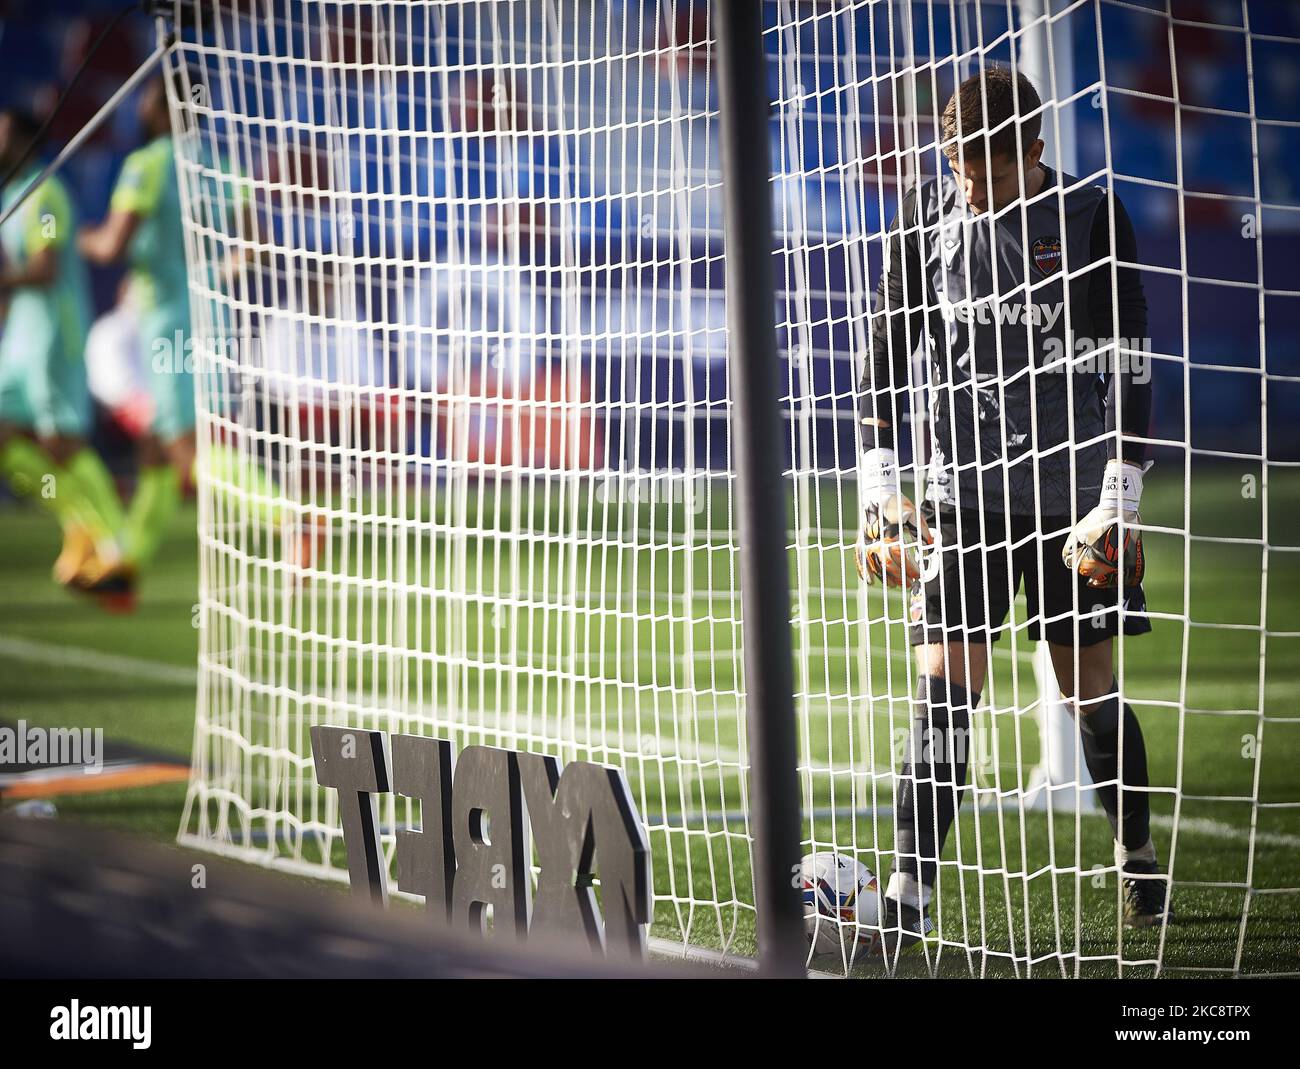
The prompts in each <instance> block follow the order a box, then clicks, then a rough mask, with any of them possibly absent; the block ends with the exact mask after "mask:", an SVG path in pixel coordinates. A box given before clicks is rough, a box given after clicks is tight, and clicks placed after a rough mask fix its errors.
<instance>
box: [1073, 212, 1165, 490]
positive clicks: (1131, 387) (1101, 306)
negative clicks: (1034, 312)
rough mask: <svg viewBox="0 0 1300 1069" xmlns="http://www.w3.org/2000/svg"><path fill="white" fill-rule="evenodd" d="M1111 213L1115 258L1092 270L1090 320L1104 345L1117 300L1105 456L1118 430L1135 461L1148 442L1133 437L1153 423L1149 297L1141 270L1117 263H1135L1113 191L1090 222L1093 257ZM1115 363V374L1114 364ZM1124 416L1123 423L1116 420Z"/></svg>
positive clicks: (1100, 250) (1102, 246)
mask: <svg viewBox="0 0 1300 1069" xmlns="http://www.w3.org/2000/svg"><path fill="white" fill-rule="evenodd" d="M1111 205H1114V212H1115V260H1116V261H1117V262H1118V263H1112V264H1110V265H1108V266H1107V268H1106V269H1105V270H1095V271H1093V272H1092V275H1091V277H1090V279H1089V287H1088V312H1089V317H1090V318H1091V319H1092V330H1093V337H1094V339H1095V340H1096V343H1097V345H1098V346H1101V345H1103V344H1104V343H1105V342H1106V341H1107V340H1109V339H1110V338H1111V337H1112V336H1113V335H1114V332H1115V317H1114V314H1113V310H1114V307H1115V302H1114V301H1113V300H1112V294H1113V295H1114V296H1115V297H1117V298H1118V307H1119V337H1120V339H1121V341H1120V347H1122V348H1123V349H1127V350H1129V352H1128V353H1127V354H1121V353H1119V352H1116V353H1114V354H1113V359H1114V360H1115V361H1116V365H1113V366H1112V368H1111V370H1110V372H1109V374H1108V376H1107V378H1108V380H1109V388H1108V395H1107V399H1106V430H1107V432H1108V434H1107V439H1108V443H1109V445H1108V449H1109V455H1110V457H1111V458H1112V459H1114V458H1115V457H1116V456H1117V455H1118V452H1119V443H1120V433H1116V432H1117V431H1119V432H1121V433H1122V435H1123V437H1124V439H1125V441H1124V459H1125V460H1131V461H1133V462H1135V463H1138V464H1140V463H1142V462H1143V461H1145V460H1146V454H1147V447H1146V443H1145V442H1142V441H1138V440H1137V439H1139V438H1142V437H1145V436H1146V433H1147V429H1148V428H1149V426H1150V423H1151V374H1152V370H1153V369H1152V366H1151V359H1150V356H1149V354H1148V352H1147V344H1146V337H1147V300H1146V294H1145V293H1144V292H1143V290H1142V274H1141V272H1140V271H1138V269H1137V268H1136V267H1125V266H1119V264H1126V263H1127V264H1133V263H1137V235H1136V234H1135V233H1134V231H1133V223H1132V221H1131V220H1130V219H1129V217H1128V212H1126V211H1125V210H1124V205H1123V204H1122V203H1121V202H1120V199H1119V197H1117V196H1114V195H1113V194H1112V195H1111V197H1110V198H1109V199H1108V200H1103V201H1102V203H1101V206H1100V207H1099V208H1098V209H1097V215H1096V218H1095V219H1094V220H1093V224H1092V248H1091V253H1092V256H1091V261H1092V262H1093V263H1096V262H1097V261H1099V260H1104V259H1105V258H1106V257H1107V256H1109V255H1110V211H1111V207H1110V206H1111ZM1116 366H1117V367H1118V373H1117V372H1116V370H1115V367H1116ZM1120 419H1122V421H1123V426H1122V427H1121V426H1119V425H1118V422H1119V420H1120Z"/></svg>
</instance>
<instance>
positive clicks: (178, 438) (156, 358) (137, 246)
mask: <svg viewBox="0 0 1300 1069" xmlns="http://www.w3.org/2000/svg"><path fill="white" fill-rule="evenodd" d="M139 115H140V122H141V125H142V126H143V127H144V129H145V131H146V133H147V135H148V138H149V141H148V143H147V144H146V145H145V146H144V147H143V148H140V149H137V150H136V151H135V152H133V153H131V154H130V155H129V156H128V157H127V158H126V162H125V163H124V164H123V165H122V173H121V175H120V176H119V178H118V180H117V185H116V187H115V188H114V190H113V196H112V199H111V201H110V203H109V215H108V218H107V219H105V220H104V221H103V222H102V223H100V224H99V225H98V226H94V227H88V228H87V229H85V230H83V231H82V232H81V234H80V235H79V236H78V239H77V247H78V248H79V249H80V250H81V252H82V255H84V256H85V257H86V259H87V260H89V261H91V262H92V263H96V264H114V263H118V262H121V261H125V262H126V263H128V264H129V267H130V276H131V282H130V292H131V301H132V304H133V307H134V308H135V311H136V315H137V317H138V322H139V332H140V333H139V337H140V345H141V347H142V348H143V351H144V354H145V359H146V365H147V367H148V372H149V374H148V382H149V388H150V393H151V394H152V397H153V415H152V420H151V423H150V426H149V428H148V433H146V434H144V435H142V436H141V438H140V443H139V452H138V456H139V461H140V467H139V475H138V478H137V481H136V489H135V494H134V496H133V497H132V499H131V504H130V507H129V508H128V510H127V513H126V518H125V521H124V523H123V525H122V531H121V543H122V559H121V560H120V561H119V562H117V563H116V564H114V565H112V566H109V567H105V568H104V569H102V570H101V571H100V572H99V573H97V574H95V573H92V574H88V575H87V576H85V580H86V581H87V582H88V584H89V585H90V586H91V587H92V588H97V587H98V586H100V585H102V584H104V583H114V582H120V581H123V580H125V581H128V582H130V581H132V580H133V579H134V577H135V575H136V574H137V573H138V571H139V570H140V569H141V568H143V567H145V566H146V565H147V564H148V563H149V561H150V560H151V559H152V558H153V556H154V554H155V553H156V552H157V550H158V547H159V545H160V544H161V543H162V539H163V537H164V535H165V534H166V531H167V525H168V523H169V522H170V521H171V518H172V515H173V514H174V513H175V511H176V507H177V505H178V504H179V503H180V497H181V491H182V489H183V488H184V487H185V486H188V485H189V484H190V482H191V480H192V478H193V468H194V379H193V373H192V363H191V360H192V354H191V352H190V345H191V339H190V311H189V287H188V278H187V274H186V267H185V241H184V233H183V230H182V224H181V204H180V189H179V186H178V183H177V179H176V153H175V148H174V145H173V142H172V136H171V119H170V115H169V111H168V105H167V90H166V84H165V81H164V79H163V78H162V77H159V78H155V79H154V80H153V81H151V82H149V83H148V84H147V85H146V87H145V89H144V93H143V96H142V97H141V100H140V108H139Z"/></svg>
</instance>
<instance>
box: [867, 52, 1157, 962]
mask: <svg viewBox="0 0 1300 1069" xmlns="http://www.w3.org/2000/svg"><path fill="white" fill-rule="evenodd" d="M1040 126H1041V112H1040V102H1039V98H1038V94H1037V93H1036V92H1035V91H1034V88H1033V86H1032V85H1031V84H1030V83H1029V81H1028V79H1026V78H1024V77H1023V76H1019V77H1016V76H1013V75H1012V73H1011V72H1010V71H1007V70H1002V69H995V70H990V71H987V72H985V73H984V74H983V75H976V76H975V77H973V78H969V79H967V80H966V81H965V82H963V83H962V84H961V85H960V86H959V87H958V90H957V92H956V93H955V94H954V95H953V98H952V100H951V101H950V102H949V104H948V106H947V108H946V109H945V111H944V115H943V141H944V144H943V148H944V153H945V156H946V157H947V159H948V162H949V166H950V172H951V173H948V174H944V175H943V176H942V177H940V178H938V179H935V180H932V181H929V182H926V183H925V184H923V185H922V186H921V187H920V188H919V189H914V190H912V191H909V192H908V193H907V194H906V196H904V197H903V199H902V203H901V206H900V208H899V211H898V215H897V217H896V218H895V220H894V223H893V225H892V227H891V230H890V233H889V235H888V239H887V245H886V250H887V251H886V263H885V273H884V275H883V276H882V278H881V281H880V289H879V294H878V301H877V315H876V318H875V321H874V323H873V325H872V334H871V342H872V345H871V356H870V360H869V361H868V367H867V370H866V373H865V375H864V380H863V383H862V388H861V392H860V396H861V403H862V408H861V416H862V430H863V439H864V447H865V449H866V453H865V456H864V459H863V465H862V479H861V494H862V503H863V510H864V526H863V534H862V536H861V538H860V540H859V543H858V550H857V561H858V570H859V572H860V573H861V574H863V575H864V577H865V578H867V579H868V580H875V579H880V578H883V579H884V580H885V581H886V582H887V583H888V584H890V585H895V586H901V585H904V584H907V583H911V584H912V595H911V601H910V622H911V633H910V640H911V643H912V645H913V646H914V647H916V650H917V667H918V674H919V676H920V678H919V680H918V683H917V692H916V696H915V701H914V710H915V712H914V718H913V722H912V728H911V737H910V740H909V742H908V745H907V749H906V752H905V755H904V759H903V767H902V770H901V772H900V775H899V786H898V799H897V812H896V826H897V833H896V844H897V862H896V867H895V870H894V872H893V874H892V877H891V879H890V881H889V885H888V887H887V889H886V892H885V904H886V910H887V918H888V919H887V922H886V928H887V932H886V934H887V939H888V937H889V932H888V929H889V928H891V927H892V928H893V930H894V933H895V938H901V942H902V943H903V944H905V945H906V944H908V943H912V942H915V941H916V939H917V938H918V937H919V936H921V935H923V934H924V933H925V932H928V931H929V930H930V928H931V926H932V925H931V921H930V918H929V916H928V910H929V906H930V903H931V900H932V897H933V894H934V889H935V883H936V877H937V869H938V861H939V857H940V855H941V853H942V851H943V846H944V841H945V839H946V837H947V835H948V832H949V830H950V828H951V826H952V823H953V820H954V819H955V817H956V812H957V809H958V807H959V805H960V803H961V796H962V793H963V789H964V787H965V784H966V774H967V752H966V748H967V744H968V741H969V737H970V713H971V710H973V709H974V708H975V707H976V706H977V705H978V703H979V698H980V692H981V690H982V689H983V687H984V683H985V677H986V673H987V668H988V651H989V645H990V643H992V642H994V641H996V640H997V638H998V637H999V636H1000V634H1001V633H1002V631H1003V630H1004V629H1005V622H1006V617H1007V614H1008V612H1009V611H1010V609H1011V605H1012V601H1013V599H1014V597H1015V595H1016V591H1017V589H1018V588H1019V586H1020V584H1021V582H1022V580H1023V582H1024V586H1025V597H1026V601H1027V607H1028V614H1029V627H1028V631H1027V634H1028V638H1029V639H1030V640H1031V641H1037V640H1039V639H1040V637H1045V638H1046V640H1047V642H1048V646H1049V650H1050V652H1051V657H1052V663H1053V667H1054V668H1055V672H1056V678H1057V682H1058V684H1059V686H1060V688H1061V692H1062V694H1063V695H1064V696H1065V697H1066V698H1068V699H1071V700H1072V705H1073V707H1074V712H1075V715H1076V719H1077V720H1078V721H1079V727H1080V731H1081V735H1082V749H1083V755H1084V759H1085V761H1086V763H1087V766H1088V770H1089V772H1090V773H1091V774H1092V778H1093V780H1094V782H1096V783H1097V784H1100V786H1098V787H1097V795H1098V798H1099V800H1100V801H1101V803H1102V805H1103V807H1104V808H1105V810H1106V813H1107V815H1108V816H1109V818H1110V821H1111V826H1112V829H1113V831H1114V837H1115V855H1116V861H1117V864H1118V865H1119V866H1120V868H1121V869H1122V872H1123V878H1124V922H1125V924H1126V925H1129V926H1150V925H1158V924H1163V923H1164V922H1165V920H1166V919H1167V918H1168V917H1169V915H1170V910H1169V905H1168V894H1167V883H1166V881H1165V878H1164V877H1163V876H1161V875H1159V872H1160V870H1159V867H1158V863H1157V858H1156V851H1155V846H1154V844H1153V843H1152V840H1151V835H1150V799H1149V794H1148V792H1147V791H1145V790H1142V789H1141V788H1144V787H1146V786H1147V785H1148V783H1149V779H1148V773H1147V760H1146V751H1145V746H1144V742H1143V738H1142V728H1141V725H1140V724H1139V722H1138V720H1137V717H1136V716H1135V715H1134V713H1133V710H1132V709H1131V708H1129V706H1128V705H1125V704H1122V703H1121V701H1120V698H1119V686H1118V683H1117V682H1116V680H1115V674H1114V657H1113V646H1114V636H1115V635H1117V634H1119V633H1120V631H1121V628H1122V630H1123V631H1124V632H1125V633H1127V634H1139V633H1142V632H1145V631H1149V630H1150V624H1149V623H1148V621H1147V619H1146V617H1145V615H1143V613H1144V610H1145V600H1144V596H1143V593H1142V587H1141V579H1142V572H1143V559H1142V547H1141V541H1140V535H1139V532H1138V530H1137V529H1136V527H1134V526H1131V525H1133V524H1136V523H1137V522H1138V502H1139V498H1140V496H1141V491H1142V475H1143V472H1144V470H1145V467H1144V465H1143V461H1144V459H1145V445H1144V443H1143V442H1142V441H1141V439H1142V437H1143V436H1145V434H1146V432H1147V423H1148V419H1149V414H1150V409H1151V388H1150V385H1149V382H1148V381H1147V380H1146V379H1144V378H1143V377H1141V376H1138V375H1135V374H1129V373H1128V372H1127V369H1126V368H1125V367H1124V365H1123V363H1122V362H1121V361H1120V360H1119V358H1118V357H1115V361H1114V363H1117V364H1119V367H1118V369H1117V370H1116V371H1114V372H1112V373H1109V374H1107V373H1104V372H1099V371H1097V370H1096V363H1097V361H1096V359H1095V358H1094V360H1093V361H1092V362H1091V363H1090V364H1089V365H1088V366H1081V365H1080V364H1079V363H1078V362H1075V361H1073V359H1072V354H1073V353H1074V352H1075V351H1076V347H1075V345H1074V343H1073V337H1074V336H1077V337H1079V338H1085V337H1086V338H1089V340H1090V342H1091V343H1092V344H1093V345H1095V346H1100V345H1103V344H1106V343H1110V342H1113V341H1115V328H1114V325H1113V322H1114V314H1115V313H1117V317H1118V325H1119V335H1118V338H1119V341H1120V344H1122V345H1125V346H1133V345H1136V344H1140V343H1139V342H1136V341H1135V339H1143V338H1145V336H1146V333H1147V324H1146V300H1145V298H1144V296H1143V291H1142V283H1141V279H1140V277H1139V275H1138V272H1137V271H1136V269H1133V268H1128V267H1124V266H1120V267H1118V269H1117V270H1116V271H1115V272H1114V274H1113V275H1112V270H1111V266H1110V265H1102V266H1099V267H1098V268H1095V269H1093V270H1091V271H1089V270H1086V269H1087V268H1088V266H1089V265H1091V264H1097V263H1099V262H1100V261H1103V260H1105V259H1106V258H1107V257H1110V256H1111V226H1112V224H1113V226H1114V231H1115V257H1114V258H1115V260H1118V261H1120V262H1121V263H1133V262H1135V261H1136V258H1137V246H1136V238H1135V236H1134V234H1133V228H1132V224H1131V223H1130V222H1129V219H1128V216H1127V215H1126V214H1125V212H1124V209H1123V206H1122V205H1121V204H1120V202H1119V200H1118V198H1116V197H1114V196H1113V195H1111V196H1108V195H1107V193H1106V192H1105V191H1104V190H1102V189H1100V188H1097V187H1095V186H1089V185H1082V184H1080V183H1079V182H1078V180H1077V179H1075V178H1073V177H1071V176H1069V175H1064V174H1058V173H1056V172H1054V171H1053V170H1051V169H1050V168H1048V167H1046V166H1044V165H1043V164H1042V163H1041V162H1040V160H1041V156H1042V151H1043V142H1042V141H1041V140H1040V139H1039V136H1038V135H1039V129H1040ZM1112 214H1113V219H1112V218H1111V216H1112ZM1067 271H1068V273H1069V281H1068V284H1067V283H1066V282H1065V281H1064V276H1065V275H1066V273H1067ZM1112 278H1114V279H1115V286H1114V293H1115V294H1117V301H1118V309H1115V308H1114V304H1115V298H1113V297H1112ZM923 339H925V340H928V345H927V353H928V358H929V369H930V376H929V382H928V387H929V390H928V392H929V403H930V415H931V431H930V443H929V444H930V454H931V455H930V461H929V475H928V479H927V490H926V496H927V502H926V509H925V511H924V514H922V512H920V511H918V510H917V509H916V508H915V507H914V506H913V504H912V502H911V501H909V500H908V499H907V498H906V497H905V496H903V494H902V492H901V488H900V486H899V481H898V468H897V461H896V458H895V451H894V450H895V430H894V428H895V426H896V423H897V420H898V418H899V413H902V412H906V411H907V399H908V393H907V391H908V363H909V357H910V354H911V352H912V350H913V349H914V348H915V347H916V345H917V344H918V343H920V342H921V341H922V340H923ZM1112 351H1113V352H1116V353H1117V352H1118V347H1116V348H1115V349H1113V350H1112ZM1051 365H1054V366H1051ZM1108 392H1109V400H1108V399H1107V394H1108ZM1117 414H1118V415H1120V416H1122V425H1117V422H1119V421H1117ZM1072 516H1078V517H1081V519H1079V521H1078V522H1077V523H1072ZM931 532H933V535H934V537H933V541H934V543H935V545H934V547H933V548H931V549H926V548H925V547H926V545H927V544H928V543H930V542H931ZM1079 714H1081V715H1079ZM1118 785H1123V787H1125V788H1138V789H1137V790H1133V789H1129V790H1124V791H1122V792H1121V791H1120V790H1119V788H1118ZM900 932H901V936H900V935H899V933H900ZM889 945H894V944H893V943H892V942H890V943H889Z"/></svg>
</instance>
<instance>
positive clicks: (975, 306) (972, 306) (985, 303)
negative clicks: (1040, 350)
mask: <svg viewBox="0 0 1300 1069" xmlns="http://www.w3.org/2000/svg"><path fill="white" fill-rule="evenodd" d="M1064 311H1065V305H1063V304H1062V303H1061V302H1060V301H1054V302H1052V301H1045V302H1043V303H1042V304H1032V303H1031V304H1022V303H1021V302H1019V301H994V300H993V299H992V298H987V297H986V298H983V299H981V300H977V301H950V300H948V299H947V298H944V297H941V298H939V314H940V315H942V316H943V318H944V320H945V321H946V322H948V323H978V324H979V325H980V326H984V327H1023V326H1025V325H1026V324H1028V325H1029V326H1033V327H1041V328H1042V329H1043V330H1045V331H1048V332H1050V331H1051V330H1052V329H1053V328H1055V326H1056V323H1057V321H1058V320H1059V319H1060V318H1061V314H1062V313H1063V312H1064Z"/></svg>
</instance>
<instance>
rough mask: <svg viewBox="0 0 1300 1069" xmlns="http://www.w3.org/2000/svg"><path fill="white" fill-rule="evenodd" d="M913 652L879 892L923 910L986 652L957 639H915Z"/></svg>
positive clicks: (959, 779) (950, 813)
mask: <svg viewBox="0 0 1300 1069" xmlns="http://www.w3.org/2000/svg"><path fill="white" fill-rule="evenodd" d="M917 654H918V658H917V659H918V670H919V673H920V678H919V679H918V680H917V686H916V697H915V699H914V701H913V716H912V723H911V727H910V734H909V736H908V740H907V744H906V750H905V751H904V754H903V764H902V768H901V770H900V772H899V780H898V804H897V808H896V810H895V815H894V825H895V832H894V841H895V849H896V851H897V861H896V863H895V867H894V872H893V874H892V875H891V877H890V880H889V885H888V887H887V888H886V890H885V897H886V898H887V899H889V900H891V901H892V902H896V903H898V905H899V906H900V907H904V908H906V909H908V910H914V911H915V912H916V913H917V914H918V915H920V916H921V917H924V916H925V914H926V912H927V910H928V909H929V905H930V900H931V898H932V897H933V893H934V885H935V879H936V877H937V874H938V868H939V857H940V855H941V854H942V853H943V847H944V843H945V842H946V840H947V838H948V832H949V831H950V830H951V828H952V823H953V820H954V819H955V818H956V815H957V810H958V809H959V808H960V806H961V799H962V795H963V794H964V793H965V787H966V774H967V766H968V757H969V755H968V745H969V742H970V715H971V710H972V709H973V708H974V707H975V706H976V705H977V704H978V703H979V694H980V688H982V687H983V684H984V674H985V670H986V662H987V656H988V654H987V651H986V649H985V647H984V646H982V645H970V646H968V645H965V644H963V643H958V642H952V643H948V644H947V645H944V644H941V643H937V644H931V645H927V646H923V647H922V648H921V649H920V650H918V651H917ZM968 664H969V668H970V671H969V673H967V671H966V667H967V665H968ZM968 675H969V678H968Z"/></svg>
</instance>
